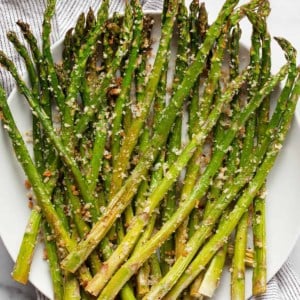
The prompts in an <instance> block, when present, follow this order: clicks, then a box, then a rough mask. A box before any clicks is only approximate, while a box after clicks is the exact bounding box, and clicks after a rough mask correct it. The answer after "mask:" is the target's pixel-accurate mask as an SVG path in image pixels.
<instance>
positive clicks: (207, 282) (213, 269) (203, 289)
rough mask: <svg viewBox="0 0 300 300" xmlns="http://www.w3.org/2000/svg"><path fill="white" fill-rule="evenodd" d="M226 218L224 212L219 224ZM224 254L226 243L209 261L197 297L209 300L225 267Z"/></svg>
mask: <svg viewBox="0 0 300 300" xmlns="http://www.w3.org/2000/svg"><path fill="white" fill-rule="evenodd" d="M227 216H228V212H227V211H225V212H224V214H223V216H222V218H221V220H220V224H222V223H223V222H224V220H225V219H226V217H227ZM226 253H227V243H226V244H225V245H224V246H223V247H222V248H220V249H219V250H218V252H217V253H216V254H215V256H214V257H213V259H212V260H211V262H210V264H209V266H208V268H207V270H206V271H205V274H204V276H203V279H202V281H201V285H200V288H199V290H198V293H199V295H202V296H206V297H209V298H211V297H212V296H213V294H214V292H215V290H216V288H217V287H218V285H219V282H220V279H221V275H222V271H223V268H224V265H225V259H226ZM200 276H201V274H200Z"/></svg>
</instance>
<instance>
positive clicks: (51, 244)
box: [23, 221, 63, 300]
mask: <svg viewBox="0 0 300 300" xmlns="http://www.w3.org/2000/svg"><path fill="white" fill-rule="evenodd" d="M43 234H44V241H45V251H46V258H47V260H48V262H49V267H50V274H51V280H52V285H53V294H54V298H55V299H57V300H62V299H63V284H62V283H63V277H62V273H61V269H60V265H59V258H58V253H57V246H56V244H55V241H54V240H53V237H52V235H51V229H50V227H49V225H48V224H46V222H45V221H43ZM23 264H24V261H23Z"/></svg>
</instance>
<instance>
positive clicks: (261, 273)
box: [252, 33, 271, 295]
mask: <svg viewBox="0 0 300 300" xmlns="http://www.w3.org/2000/svg"><path fill="white" fill-rule="evenodd" d="M261 39H262V65H263V70H264V71H263V72H262V75H261V81H262V82H263V81H265V80H266V78H267V76H268V74H269V73H270V66H271V61H270V59H271V53H270V36H269V34H268V33H266V34H263V35H262V37H261ZM269 107H270V99H269V98H267V99H266V100H265V101H264V103H263V104H262V106H261V108H260V111H259V115H258V126H259V128H258V132H257V134H258V143H260V141H261V138H262V136H263V133H264V131H265V127H266V123H267V121H268V119H269ZM265 188H266V187H265V186H264V187H262V190H261V191H260V193H259V195H258V196H257V197H256V198H255V200H254V207H253V208H254V216H253V238H254V250H255V264H254V270H253V281H252V282H253V294H254V295H258V294H262V293H264V292H265V291H266V286H267V275H266V219H265V197H264V194H265Z"/></svg>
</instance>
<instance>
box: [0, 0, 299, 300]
mask: <svg viewBox="0 0 300 300" xmlns="http://www.w3.org/2000/svg"><path fill="white" fill-rule="evenodd" d="M273 2H275V1H272V3H271V5H272V6H273V11H272V15H271V17H270V24H269V28H270V32H271V34H272V35H282V36H286V37H287V38H289V39H290V40H291V41H292V42H294V43H295V45H296V46H297V48H298V49H299V50H300V45H299V40H300V39H299V40H298V39H296V34H295V29H297V28H299V26H300V20H299V17H298V19H296V20H297V22H298V23H297V22H295V21H293V20H294V19H293V16H295V18H297V16H296V14H295V12H296V11H298V12H299V9H296V8H297V7H298V8H300V6H299V3H298V2H296V0H287V1H286V2H285V5H284V8H283V9H285V10H289V11H288V15H289V16H291V17H289V18H288V17H287V16H288V15H287V14H284V13H283V12H282V5H281V7H280V8H279V5H280V3H277V4H276V3H273ZM222 3H223V0H214V1H207V8H208V11H209V12H210V19H211V20H213V19H214V18H215V16H216V13H217V11H218V10H219V8H220V6H221V4H222ZM276 5H278V7H276ZM291 7H292V8H291ZM282 22H283V23H284V28H283V27H282V26H280V24H281V25H282ZM297 24H298V26H297ZM272 29H274V31H273V30H272ZM244 30H245V32H250V31H249V28H247V27H246V28H245V29H244ZM243 43H244V44H246V45H249V40H247V39H246V38H245V39H244V40H243ZM297 43H298V44H297ZM273 46H274V49H273V62H274V63H273V65H274V69H275V70H276V69H278V67H279V66H280V65H281V63H282V62H283V57H282V53H281V51H280V50H279V49H278V47H276V46H275V45H273ZM60 50H61V46H60V43H58V44H57V45H56V46H55V47H54V54H55V56H56V57H57V58H58V56H59V53H60ZM9 101H10V105H11V109H12V111H13V113H14V115H15V118H16V120H17V125H18V127H19V128H20V130H21V132H22V133H25V131H26V130H28V129H30V128H31V118H30V114H29V111H28V108H27V105H26V104H25V101H24V99H23V98H22V97H20V95H19V94H18V92H17V91H16V90H14V91H13V92H12V94H11V95H10V99H9ZM298 108H299V106H298ZM299 149H300V108H299V109H298V115H297V118H296V120H295V121H294V123H293V126H292V129H291V131H290V134H289V136H288V138H287V140H286V143H285V145H284V148H283V151H282V153H281V154H280V156H279V158H278V160H277V163H276V166H275V167H274V169H273V171H272V173H271V175H270V176H269V179H268V197H267V207H268V209H267V245H268V278H269V279H270V278H271V277H272V276H273V275H274V274H275V273H276V272H277V271H278V269H279V268H280V267H281V266H282V264H283V263H284V261H285V260H286V259H287V257H288V255H289V253H290V251H291V249H292V248H293V246H294V244H295V241H296V239H297V237H298V234H299V231H300V218H299V211H300V202H299V199H300V188H299V187H298V184H299V182H300V155H299ZM12 153H13V152H12V148H11V145H10V142H9V140H8V138H7V136H6V134H5V133H4V132H3V130H2V129H1V130H0V178H1V180H0V206H1V210H0V235H1V237H2V239H3V241H4V243H5V245H6V247H7V249H8V251H9V253H10V255H11V256H12V258H13V259H14V260H15V259H16V257H17V253H18V249H19V245H20V242H21V240H22V236H23V233H24V229H25V226H26V223H27V219H28V216H29V213H30V211H29V209H28V208H27V197H26V193H27V191H26V189H25V188H24V179H25V177H24V174H23V172H22V170H21V168H20V167H19V165H18V163H17V162H16V159H15V157H14V155H13V154H12ZM229 279H230V277H229V273H228V272H225V276H223V279H222V283H221V286H220V288H219V289H218V292H217V295H216V297H215V298H216V299H222V300H226V299H229V288H228V287H229ZM30 281H31V282H32V283H33V284H34V285H35V286H36V287H37V288H38V289H40V290H41V292H43V293H44V294H45V295H46V296H48V297H49V298H52V287H51V282H50V277H49V272H48V266H47V264H46V262H44V261H43V260H42V247H41V246H40V245H39V246H38V248H37V251H36V254H35V256H34V260H33V263H32V268H31V273H30ZM247 295H248V296H250V295H251V276H248V280H247Z"/></svg>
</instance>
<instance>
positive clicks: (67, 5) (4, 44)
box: [0, 0, 300, 300]
mask: <svg viewBox="0 0 300 300" xmlns="http://www.w3.org/2000/svg"><path fill="white" fill-rule="evenodd" d="M57 2H58V3H57V9H56V15H55V18H54V22H53V30H52V31H53V33H52V43H54V42H56V41H57V40H59V39H60V38H61V37H62V36H64V34H65V33H66V31H67V30H68V29H69V28H70V27H72V26H74V23H75V21H76V20H77V17H78V16H79V14H80V13H81V12H83V11H84V12H87V11H88V9H89V8H90V7H92V8H93V9H94V10H97V8H98V7H99V5H100V3H101V0H88V1H82V0H59V1H57ZM45 3H46V0H22V1H20V0H0V49H1V50H4V51H5V53H9V56H10V58H11V59H12V60H13V61H14V62H15V63H16V64H17V67H18V69H19V70H20V71H21V72H22V73H23V72H24V70H25V68H24V65H23V64H22V62H21V61H20V60H19V59H18V57H17V55H16V53H15V51H14V50H13V48H12V46H11V45H10V44H9V42H8V40H7V38H6V36H5V35H6V32H7V31H8V30H13V31H16V32H19V30H18V27H17V25H16V21H17V20H19V19H21V20H23V21H25V22H27V23H29V24H30V25H31V28H32V31H33V33H34V34H35V35H36V36H37V37H39V36H40V34H41V23H42V16H43V11H44V8H45ZM142 4H143V8H144V9H145V10H150V11H161V10H162V5H163V4H162V0H143V1H142ZM123 7H124V1H122V0H112V1H111V4H110V10H111V12H112V11H120V10H122V9H123ZM20 38H21V36H20ZM39 40H40V39H39ZM0 82H1V83H2V84H3V86H4V87H5V89H6V91H7V92H8V93H9V92H10V91H11V90H12V88H13V86H14V83H13V80H12V78H11V77H10V75H9V74H7V72H5V71H3V69H0ZM37 299H39V300H46V299H47V298H46V297H45V296H43V295H42V294H41V293H40V292H39V291H37ZM299 299H300V282H299V279H298V278H297V276H296V274H295V273H294V271H293V270H292V268H291V265H290V263H289V262H287V263H286V264H285V265H284V266H283V267H282V269H281V270H280V271H279V272H278V274H276V275H275V276H274V278H273V279H272V280H271V281H270V282H269V285H268V291H267V293H266V294H265V295H263V296H261V297H257V298H256V299H252V300H299Z"/></svg>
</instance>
